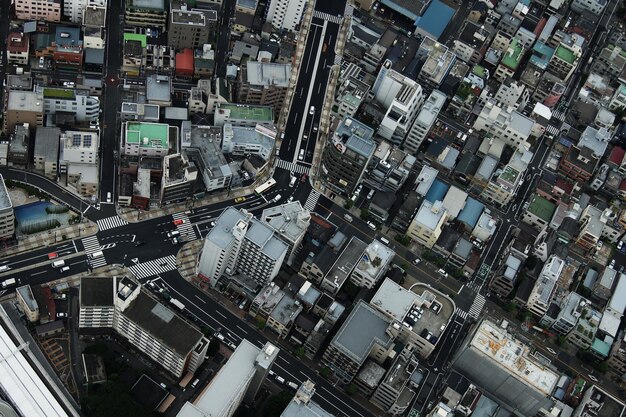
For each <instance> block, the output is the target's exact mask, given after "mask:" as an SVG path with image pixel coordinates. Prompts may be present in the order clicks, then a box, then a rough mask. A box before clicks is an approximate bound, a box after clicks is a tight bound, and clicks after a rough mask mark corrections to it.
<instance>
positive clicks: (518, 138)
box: [473, 99, 535, 148]
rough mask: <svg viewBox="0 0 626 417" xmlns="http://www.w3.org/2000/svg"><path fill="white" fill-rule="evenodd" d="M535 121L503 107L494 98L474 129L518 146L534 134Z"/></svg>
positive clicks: (484, 109)
mask: <svg viewBox="0 0 626 417" xmlns="http://www.w3.org/2000/svg"><path fill="white" fill-rule="evenodd" d="M534 124H535V122H534V121H533V120H532V119H530V118H528V117H526V116H524V115H523V114H521V113H519V112H518V111H516V110H514V109H513V108H512V107H501V106H499V105H498V104H497V103H496V101H495V100H494V99H488V100H487V101H486V102H485V105H484V106H483V108H482V110H481V111H480V113H479V114H478V117H477V118H476V121H475V122H474V126H473V127H474V129H475V130H477V131H481V132H485V133H486V134H487V135H489V136H493V137H496V138H498V139H501V140H502V141H504V143H505V144H507V145H509V146H511V147H513V148H517V147H518V146H519V145H520V144H522V143H524V142H526V141H527V140H528V138H529V137H530V136H531V134H532V130H533V126H534Z"/></svg>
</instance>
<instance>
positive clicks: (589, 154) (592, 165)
mask: <svg viewBox="0 0 626 417" xmlns="http://www.w3.org/2000/svg"><path fill="white" fill-rule="evenodd" d="M598 161H599V158H598V156H596V155H594V152H593V150H592V149H590V148H587V147H578V146H576V145H572V146H570V147H569V149H567V151H565V155H563V157H562V158H561V160H560V161H559V166H558V170H559V172H560V173H561V174H562V175H564V176H566V177H567V178H570V179H571V180H573V181H575V182H580V183H587V182H590V181H591V177H592V176H593V172H594V171H595V169H596V166H597V165H598Z"/></svg>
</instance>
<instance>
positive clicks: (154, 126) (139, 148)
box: [121, 122, 178, 157]
mask: <svg viewBox="0 0 626 417" xmlns="http://www.w3.org/2000/svg"><path fill="white" fill-rule="evenodd" d="M170 129H171V128H170V126H169V125H166V124H163V123H145V122H143V123H138V122H124V123H123V124H122V134H121V136H122V139H121V140H122V146H121V148H122V154H124V155H131V156H158V157H164V156H166V155H167V154H168V153H169V150H170ZM174 129H175V130H178V129H176V128H174Z"/></svg>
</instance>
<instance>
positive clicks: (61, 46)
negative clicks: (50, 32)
mask: <svg viewBox="0 0 626 417" xmlns="http://www.w3.org/2000/svg"><path fill="white" fill-rule="evenodd" d="M54 43H55V44H56V47H57V51H60V52H66V53H68V52H70V53H71V52H75V53H79V52H81V51H82V48H83V41H81V40H80V29H79V28H77V27H70V26H57V27H56V34H55V37H54Z"/></svg>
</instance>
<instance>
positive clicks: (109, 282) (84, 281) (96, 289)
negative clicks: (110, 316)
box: [80, 277, 113, 307]
mask: <svg viewBox="0 0 626 417" xmlns="http://www.w3.org/2000/svg"><path fill="white" fill-rule="evenodd" d="M80 305H81V306H85V307H98V306H111V307H112V306H113V279H112V278H110V277H88V278H81V280H80Z"/></svg>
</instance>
